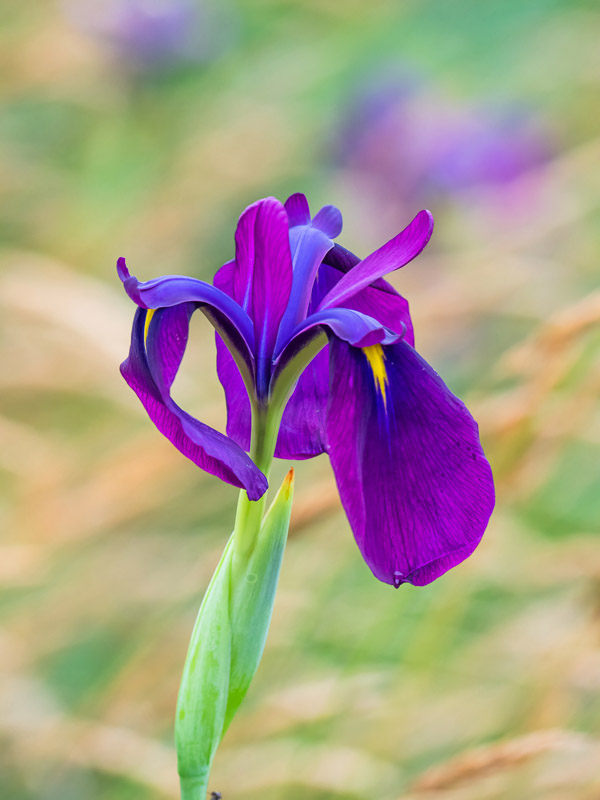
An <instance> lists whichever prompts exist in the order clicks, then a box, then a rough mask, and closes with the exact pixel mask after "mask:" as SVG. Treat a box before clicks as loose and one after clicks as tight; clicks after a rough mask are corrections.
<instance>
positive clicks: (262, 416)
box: [233, 403, 283, 555]
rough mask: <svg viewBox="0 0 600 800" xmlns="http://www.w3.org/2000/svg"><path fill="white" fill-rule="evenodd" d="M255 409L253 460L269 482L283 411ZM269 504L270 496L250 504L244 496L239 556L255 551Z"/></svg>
mask: <svg viewBox="0 0 600 800" xmlns="http://www.w3.org/2000/svg"><path fill="white" fill-rule="evenodd" d="M252 405H253V407H252V442H251V445H250V457H251V458H252V460H253V461H254V463H255V464H256V466H257V467H258V468H259V469H260V470H261V471H262V472H263V473H264V475H265V476H266V478H267V479H268V478H269V473H270V471H271V464H272V463H273V455H274V453H275V445H276V443H277V433H278V430H279V423H280V422H281V415H282V414H283V409H280V410H277V409H273V408H268V407H267V406H265V405H262V404H259V403H253V404H252ZM266 502H267V493H266V492H265V494H264V495H263V496H262V497H261V498H259V499H258V500H249V499H248V495H247V493H246V492H245V491H241V492H240V495H239V499H238V505H237V512H236V517H235V525H234V529H233V531H234V547H235V550H236V552H237V553H240V554H243V555H247V554H248V553H249V552H250V550H251V549H252V546H253V545H254V541H255V539H256V536H257V534H258V531H259V530H260V525H261V522H262V519H263V516H264V513H265V506H266Z"/></svg>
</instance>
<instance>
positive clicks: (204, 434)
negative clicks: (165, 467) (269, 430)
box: [121, 303, 267, 500]
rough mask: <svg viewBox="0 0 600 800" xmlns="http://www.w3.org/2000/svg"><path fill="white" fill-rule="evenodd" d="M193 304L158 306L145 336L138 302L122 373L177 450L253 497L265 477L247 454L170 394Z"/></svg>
mask: <svg viewBox="0 0 600 800" xmlns="http://www.w3.org/2000/svg"><path fill="white" fill-rule="evenodd" d="M194 307H195V306H194V304H193V303H184V304H181V305H178V306H173V307H170V308H164V309H159V310H158V311H156V312H155V313H154V315H153V316H152V319H151V321H150V324H149V326H148V331H147V337H146V332H145V328H146V317H147V314H148V312H147V311H146V310H145V309H142V308H139V309H138V310H137V312H136V315H135V319H134V323H133V330H132V335H131V349H130V351H129V357H128V358H127V360H126V361H124V362H123V364H122V365H121V373H122V375H123V377H124V378H125V380H126V381H127V383H128V384H129V386H130V387H131V388H132V389H133V390H134V392H135V393H136V394H137V396H138V397H139V399H140V401H141V402H142V405H143V406H144V408H145V409H146V411H147V413H148V416H149V417H150V419H151V420H152V422H153V423H154V424H155V425H156V427H157V428H158V430H159V431H160V432H161V433H162V434H163V435H164V436H166V437H167V439H169V441H170V442H172V444H174V445H175V447H176V448H177V449H178V450H179V451H180V452H181V453H183V454H184V455H185V456H187V458H189V459H190V460H191V461H193V462H194V464H196V465H197V466H199V467H201V468H202V469H204V470H206V471H207V472H210V473H211V474H212V475H216V476H217V477H219V478H221V480H223V481H225V482H226V483H230V484H232V485H233V486H237V487H239V488H243V489H246V491H247V492H248V496H249V497H250V499H252V500H257V499H258V498H259V497H260V496H261V495H262V494H264V492H265V491H266V489H267V480H266V478H265V476H264V475H263V474H262V472H261V471H260V470H259V469H258V467H257V466H256V465H255V464H254V462H253V461H252V459H251V458H250V457H249V456H248V454H247V453H245V452H244V451H243V450H242V449H241V448H240V447H239V446H238V445H237V444H236V443H235V442H233V441H232V440H231V439H229V438H228V437H227V436H225V435H224V434H222V433H220V432H219V431H216V430H214V429H213V428H210V427H209V426H208V425H204V424H203V423H202V422H199V421H198V420H196V419H194V418H193V417H191V416H190V415H189V414H187V413H186V412H185V411H183V410H182V409H181V408H179V406H178V405H177V404H176V403H175V402H174V401H173V400H172V398H171V396H170V391H169V390H170V387H171V384H172V382H173V379H174V377H175V375H176V373H177V370H178V368H179V364H180V362H181V358H182V356H183V352H184V350H185V347H186V344H187V337H188V327H189V318H190V316H191V314H192V313H193V311H194ZM145 339H146V341H145ZM146 345H147V347H148V350H147V349H146Z"/></svg>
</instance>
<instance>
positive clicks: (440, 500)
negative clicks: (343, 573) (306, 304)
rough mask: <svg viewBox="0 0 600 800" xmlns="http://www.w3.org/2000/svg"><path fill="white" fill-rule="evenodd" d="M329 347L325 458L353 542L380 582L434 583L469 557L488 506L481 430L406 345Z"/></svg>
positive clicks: (488, 486) (488, 483)
mask: <svg viewBox="0 0 600 800" xmlns="http://www.w3.org/2000/svg"><path fill="white" fill-rule="evenodd" d="M329 347H330V353H331V375H332V379H331V396H330V403H329V408H328V415H327V439H328V449H329V455H330V458H331V463H332V466H333V470H334V473H335V477H336V481H337V484H338V488H339V492H340V497H341V499H342V503H343V505H344V508H345V510H346V514H347V516H348V519H349V521H350V525H351V527H352V530H353V532H354V536H355V538H356V542H357V544H358V546H359V548H360V550H361V552H362V555H363V557H364V559H365V561H366V562H367V564H368V565H369V567H370V568H371V570H372V572H373V574H374V575H375V576H376V577H377V578H379V580H381V581H384V582H386V583H389V584H392V585H395V586H399V585H400V584H401V583H404V582H407V583H412V584H415V585H417V586H421V585H424V584H427V583H430V582H431V581H433V580H435V579H436V578H438V577H439V576H440V575H442V574H443V573H444V572H446V571H447V570H448V569H450V568H451V567H453V566H455V565H456V564H459V563H460V562H461V561H463V560H464V559H465V558H467V556H469V555H470V554H471V553H472V552H473V550H474V549H475V548H476V547H477V544H478V543H479V541H480V539H481V536H482V535H483V532H484V530H485V527H486V524H487V521H488V519H489V516H490V514H491V512H492V509H493V506H494V486H493V479H492V473H491V470H490V467H489V464H488V462H487V461H486V459H485V456H484V454H483V451H482V449H481V445H480V443H479V436H478V429H477V424H476V423H475V421H474V420H473V418H472V417H471V415H470V414H469V412H468V410H467V409H466V407H465V406H464V405H463V403H462V402H461V401H460V400H459V399H458V398H456V397H455V396H454V395H453V394H452V393H451V392H450V391H449V389H448V388H447V386H446V385H445V384H444V382H443V381H442V379H441V378H440V377H439V375H437V373H436V372H434V370H433V369H432V368H431V367H430V366H429V364H427V362H426V361H424V360H423V359H422V358H421V357H420V356H419V355H418V353H417V352H416V351H415V350H414V349H413V348H412V347H410V345H408V344H406V343H405V342H398V343H397V344H394V345H391V346H389V347H385V348H379V349H377V348H375V349H374V350H370V351H369V352H367V353H365V352H361V350H359V349H356V348H353V347H350V346H348V345H347V344H345V343H344V342H341V341H336V340H333V341H331V343H330V345H329Z"/></svg>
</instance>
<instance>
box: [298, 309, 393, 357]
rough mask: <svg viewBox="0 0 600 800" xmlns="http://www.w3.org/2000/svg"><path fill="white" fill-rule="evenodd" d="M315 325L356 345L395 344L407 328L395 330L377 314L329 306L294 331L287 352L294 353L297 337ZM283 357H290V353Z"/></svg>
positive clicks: (312, 315) (311, 316)
mask: <svg viewBox="0 0 600 800" xmlns="http://www.w3.org/2000/svg"><path fill="white" fill-rule="evenodd" d="M314 328H324V329H325V330H326V331H328V332H330V333H331V334H333V336H335V337H336V338H338V339H342V340H343V341H344V342H348V344H351V345H353V346H354V347H369V346H370V345H374V344H392V343H393V342H397V341H399V340H400V339H402V338H403V336H404V331H400V333H395V332H394V331H391V330H389V329H388V328H386V327H385V325H382V324H381V323H380V322H379V321H378V320H376V319H373V317H370V316H368V315H367V314H363V313H362V312H360V311H355V310H354V309H352V308H325V309H323V310H322V311H316V312H315V313H314V314H311V315H310V317H307V318H306V319H305V320H304V322H302V323H301V324H300V325H298V327H297V328H296V329H295V330H294V332H293V334H292V337H291V340H290V342H289V344H288V345H287V347H286V350H285V351H284V353H290V352H294V350H295V349H296V348H297V346H298V345H297V342H296V338H297V337H301V335H302V334H304V333H305V332H306V331H310V330H312V329H314ZM283 358H284V359H285V358H287V356H286V355H284V356H283Z"/></svg>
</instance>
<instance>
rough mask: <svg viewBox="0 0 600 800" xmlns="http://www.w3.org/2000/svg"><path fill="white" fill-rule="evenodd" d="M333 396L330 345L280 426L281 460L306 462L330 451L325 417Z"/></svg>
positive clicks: (302, 383) (304, 378)
mask: <svg viewBox="0 0 600 800" xmlns="http://www.w3.org/2000/svg"><path fill="white" fill-rule="evenodd" d="M328 397H329V346H328V345H326V346H325V347H324V348H323V350H321V352H320V353H317V355H316V356H315V357H314V358H313V360H312V361H311V362H310V364H309V365H308V367H306V369H305V370H304V372H303V373H302V375H301V376H300V379H299V381H298V383H297V385H296V388H295V389H294V391H293V392H292V396H291V397H290V399H289V401H288V404H287V406H286V407H285V411H284V412H283V417H282V420H281V425H280V426H279V436H278V437H277V447H276V449H275V456H276V457H277V458H293V459H305V458H313V457H314V456H318V455H319V454H320V453H324V452H325V451H326V432H325V417H326V412H327V400H328Z"/></svg>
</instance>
